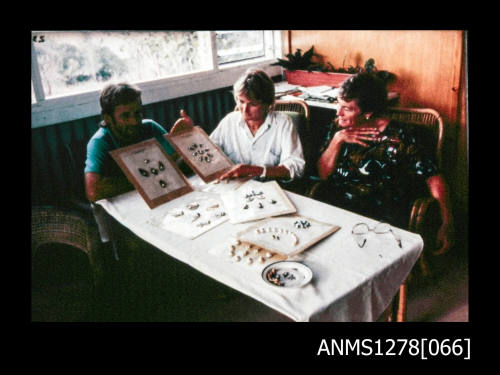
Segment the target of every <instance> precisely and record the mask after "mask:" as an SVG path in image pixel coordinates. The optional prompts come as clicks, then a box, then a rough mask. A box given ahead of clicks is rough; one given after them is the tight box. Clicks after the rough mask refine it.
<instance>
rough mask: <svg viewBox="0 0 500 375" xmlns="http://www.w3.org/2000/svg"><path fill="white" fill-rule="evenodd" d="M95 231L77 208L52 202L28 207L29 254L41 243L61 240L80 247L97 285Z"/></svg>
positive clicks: (96, 236)
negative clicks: (29, 227) (47, 204)
mask: <svg viewBox="0 0 500 375" xmlns="http://www.w3.org/2000/svg"><path fill="white" fill-rule="evenodd" d="M99 242H100V241H99V233H98V230H97V228H96V227H95V225H93V223H92V222H89V218H88V217H87V216H86V215H85V214H82V213H81V212H80V211H78V210H74V209H70V208H66V207H56V206H33V207H32V208H31V252H32V254H31V256H32V258H33V257H34V256H35V255H36V253H37V251H38V250H39V249H40V247H41V246H43V245H47V244H65V245H70V246H72V247H74V248H76V249H79V250H81V251H83V252H84V253H85V254H86V255H87V257H88V260H89V264H90V269H91V272H92V277H93V281H94V287H95V286H97V285H98V283H99V281H100V277H101V275H102V272H101V270H100V263H99V262H98V261H97V259H96V250H97V248H98V246H99Z"/></svg>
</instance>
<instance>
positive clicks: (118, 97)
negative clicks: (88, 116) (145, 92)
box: [99, 82, 141, 116]
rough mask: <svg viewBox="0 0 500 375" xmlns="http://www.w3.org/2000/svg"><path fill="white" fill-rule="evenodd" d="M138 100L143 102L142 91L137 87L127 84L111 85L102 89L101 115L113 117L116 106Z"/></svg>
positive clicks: (100, 99) (100, 100)
mask: <svg viewBox="0 0 500 375" xmlns="http://www.w3.org/2000/svg"><path fill="white" fill-rule="evenodd" d="M136 100H141V89H139V88H138V87H137V86H135V85H131V84H129V83H125V82H122V83H116V84H109V85H107V86H106V87H104V88H103V89H102V91H101V97H100V98H99V102H100V104H101V114H103V115H110V116H112V115H113V113H114V111H115V107H116V106H118V105H120V104H129V103H132V102H135V101H136Z"/></svg>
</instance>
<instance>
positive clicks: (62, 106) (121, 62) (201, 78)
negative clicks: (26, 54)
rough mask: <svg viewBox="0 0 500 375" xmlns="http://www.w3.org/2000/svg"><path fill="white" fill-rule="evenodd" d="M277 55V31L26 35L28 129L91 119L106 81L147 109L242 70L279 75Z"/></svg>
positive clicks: (227, 80)
mask: <svg viewBox="0 0 500 375" xmlns="http://www.w3.org/2000/svg"><path fill="white" fill-rule="evenodd" d="M279 56H281V33H280V32H279V31H265V30H244V31H33V32H32V88H31V91H32V126H42V125H46V124H50V123H54V122H62V121H69V120H70V117H73V118H72V119H75V118H81V117H86V116H92V115H94V114H97V113H99V109H98V108H97V106H98V103H97V101H98V100H97V98H98V93H99V92H100V90H101V89H102V87H103V86H104V85H105V84H107V83H110V82H120V81H128V82H132V83H135V84H138V85H139V87H141V89H142V90H143V100H144V101H145V104H147V103H148V102H149V103H151V102H154V101H162V100H167V99H169V98H173V97H179V96H184V95H190V94H194V93H196V92H201V91H207V90H212V89H216V88H220V87H224V86H230V85H232V83H233V82H234V81H235V79H236V78H237V76H238V75H239V74H241V72H242V71H243V70H244V69H246V68H247V67H248V66H249V65H259V66H260V67H261V68H265V70H266V71H267V70H269V71H268V74H270V75H276V74H280V70H279V69H276V68H277V67H270V66H269V63H270V62H272V61H274V60H275V59H276V57H279ZM71 107H74V108H73V109H77V110H76V111H75V110H73V109H71ZM76 116H78V117H76Z"/></svg>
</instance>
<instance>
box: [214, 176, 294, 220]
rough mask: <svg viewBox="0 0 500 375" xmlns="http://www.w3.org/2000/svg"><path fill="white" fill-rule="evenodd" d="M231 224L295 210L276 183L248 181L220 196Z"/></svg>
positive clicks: (289, 212)
mask: <svg viewBox="0 0 500 375" xmlns="http://www.w3.org/2000/svg"><path fill="white" fill-rule="evenodd" d="M221 198H222V201H223V202H224V206H225V207H226V210H227V212H228V214H229V220H230V222H231V223H232V224H238V223H246V222H249V221H253V220H260V219H265V218H268V217H272V216H279V215H286V214H291V213H295V212H296V211H297V209H296V208H295V206H294V205H293V203H292V202H291V201H290V200H289V199H288V197H287V196H286V194H285V192H284V191H283V189H281V187H280V186H279V185H278V183H277V182H276V181H269V182H259V181H255V180H249V181H247V182H245V183H244V184H242V185H241V186H240V187H239V188H238V189H236V190H234V191H228V192H225V193H223V194H221Z"/></svg>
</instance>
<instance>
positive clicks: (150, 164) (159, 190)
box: [109, 139, 193, 208]
mask: <svg viewBox="0 0 500 375" xmlns="http://www.w3.org/2000/svg"><path fill="white" fill-rule="evenodd" d="M109 153H110V155H111V156H112V157H113V159H114V160H115V161H116V162H117V164H118V165H119V166H120V168H121V169H122V171H123V172H124V173H125V175H126V176H127V178H128V180H129V181H130V182H131V183H132V185H134V187H135V188H136V190H137V191H138V192H139V194H140V195H141V197H142V198H143V199H144V200H145V201H146V203H147V204H148V206H149V208H155V207H157V206H159V205H161V204H163V203H165V202H168V201H170V200H172V199H175V198H177V197H179V196H181V195H183V194H186V193H188V192H190V191H193V188H192V187H191V185H190V184H189V182H188V180H187V179H186V178H185V177H184V175H183V174H182V172H181V171H180V170H179V167H177V165H176V164H175V162H174V161H173V160H172V159H171V158H170V157H169V156H168V154H167V152H166V151H165V149H164V148H163V147H162V146H161V144H160V143H159V142H158V141H157V140H156V139H148V140H146V141H143V142H139V143H136V144H133V145H130V146H126V147H122V148H119V149H117V150H113V151H110V152H109Z"/></svg>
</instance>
